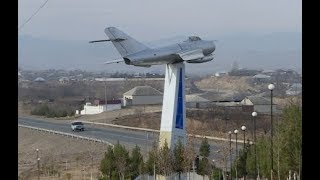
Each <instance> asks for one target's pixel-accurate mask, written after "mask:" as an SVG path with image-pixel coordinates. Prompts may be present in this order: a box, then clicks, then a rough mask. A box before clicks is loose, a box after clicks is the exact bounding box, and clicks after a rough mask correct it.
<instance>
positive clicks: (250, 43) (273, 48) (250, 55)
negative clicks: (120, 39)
mask: <svg viewBox="0 0 320 180" xmlns="http://www.w3.org/2000/svg"><path fill="white" fill-rule="evenodd" d="M186 38H187V36H176V37H171V38H168V39H160V40H153V41H148V42H142V43H145V44H146V45H148V46H150V47H159V46H163V45H167V44H171V43H177V42H180V41H183V40H185V39H186ZM209 38H210V37H209ZM210 39H217V40H218V42H217V43H216V44H217V48H216V51H215V54H216V55H215V59H214V60H213V61H211V62H208V63H203V64H187V65H186V68H187V73H188V74H198V75H201V74H207V73H214V72H216V71H223V70H224V71H228V70H230V69H231V64H232V63H233V62H234V61H236V62H237V63H238V64H239V65H240V67H245V68H255V69H276V68H291V69H294V70H297V71H299V72H301V67H302V52H301V49H302V47H301V46H302V45H301V44H302V36H301V33H296V32H278V33H270V34H264V35H257V34H255V35H253V34H252V35H251V34H235V35H229V36H223V37H211V38H210ZM18 53H19V55H18V58H19V67H20V68H23V69H33V70H38V69H66V70H69V69H82V70H88V71H108V72H116V71H127V72H144V73H146V72H154V71H156V72H164V70H165V69H164V66H163V65H159V66H153V67H151V68H139V67H134V66H126V65H124V64H112V65H102V64H101V63H103V62H105V61H108V60H114V59H117V58H119V57H120V56H119V54H118V52H117V51H116V49H115V48H114V47H113V45H111V44H110V43H96V44H89V43H88V42H86V41H60V40H48V39H39V38H34V37H31V36H19V37H18Z"/></svg>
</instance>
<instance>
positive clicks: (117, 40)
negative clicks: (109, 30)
mask: <svg viewBox="0 0 320 180" xmlns="http://www.w3.org/2000/svg"><path fill="white" fill-rule="evenodd" d="M124 40H126V39H125V38H115V39H103V40H96V41H89V43H96V42H105V41H114V42H120V41H124Z"/></svg>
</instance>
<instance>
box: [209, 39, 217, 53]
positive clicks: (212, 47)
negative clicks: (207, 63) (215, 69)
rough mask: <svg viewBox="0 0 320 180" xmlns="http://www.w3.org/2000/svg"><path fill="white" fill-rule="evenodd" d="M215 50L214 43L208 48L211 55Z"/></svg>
mask: <svg viewBox="0 0 320 180" xmlns="http://www.w3.org/2000/svg"><path fill="white" fill-rule="evenodd" d="M215 50H216V45H215V44H214V42H213V41H212V42H211V47H210V52H211V53H213V51H215Z"/></svg>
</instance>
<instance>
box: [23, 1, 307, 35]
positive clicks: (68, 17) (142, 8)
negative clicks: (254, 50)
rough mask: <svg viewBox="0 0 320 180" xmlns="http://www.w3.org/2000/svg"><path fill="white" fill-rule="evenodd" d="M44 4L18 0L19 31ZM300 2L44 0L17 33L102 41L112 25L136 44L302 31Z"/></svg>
mask: <svg viewBox="0 0 320 180" xmlns="http://www.w3.org/2000/svg"><path fill="white" fill-rule="evenodd" d="M44 2H45V0H18V3H19V4H18V13H19V14H18V27H20V25H21V24H22V23H24V22H25V21H26V20H27V19H28V18H29V17H30V16H31V15H32V14H33V13H34V12H35V11H36V10H37V9H38V8H39V7H40V6H41V5H42V4H43V3H44ZM301 4H302V1H301V0H158V1H155V0H126V1H125V0H49V1H48V3H47V4H46V5H45V6H44V7H43V8H42V9H41V10H40V11H39V12H38V14H37V15H36V16H34V17H33V19H32V20H31V21H30V22H29V23H27V24H26V25H25V26H24V27H23V28H22V29H21V30H19V35H31V36H34V37H41V38H46V39H57V40H62V39H64V40H95V39H103V38H105V37H106V36H105V34H104V28H106V27H108V26H115V27H118V28H119V29H121V30H123V31H125V32H126V33H127V34H129V35H131V36H133V37H134V38H136V39H139V40H141V41H149V40H157V39H163V38H168V37H174V36H178V35H199V36H201V37H215V36H217V37H218V36H223V35H230V34H238V33H254V34H256V33H258V34H260V33H263V34H264V33H272V32H301V31H302V30H301V29H302V28H301V27H302V23H301V22H302V5H301Z"/></svg>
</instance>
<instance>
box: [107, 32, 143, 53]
mask: <svg viewBox="0 0 320 180" xmlns="http://www.w3.org/2000/svg"><path fill="white" fill-rule="evenodd" d="M104 32H105V33H106V35H107V36H108V37H109V39H110V41H111V42H112V43H113V45H114V46H115V47H116V49H117V50H118V52H119V53H120V54H121V56H122V57H125V56H127V55H130V54H133V53H136V52H139V51H143V50H146V49H149V48H148V47H147V46H145V45H144V44H142V43H140V42H138V41H137V40H135V39H133V38H132V37H130V36H129V35H127V34H125V33H124V32H122V31H120V30H119V29H117V28H115V27H107V28H106V29H105V30H104Z"/></svg>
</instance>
